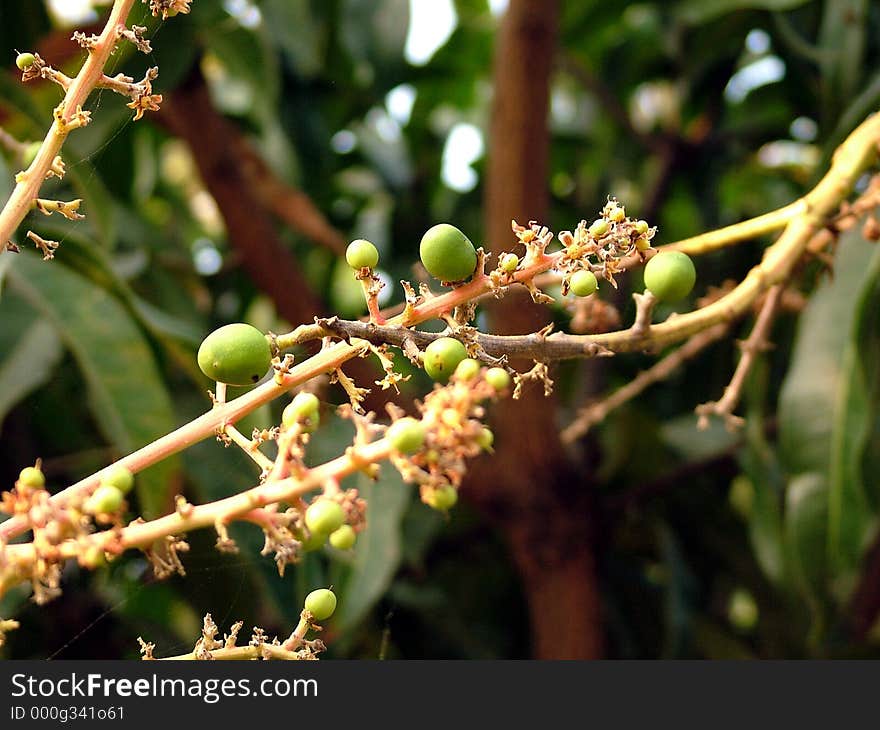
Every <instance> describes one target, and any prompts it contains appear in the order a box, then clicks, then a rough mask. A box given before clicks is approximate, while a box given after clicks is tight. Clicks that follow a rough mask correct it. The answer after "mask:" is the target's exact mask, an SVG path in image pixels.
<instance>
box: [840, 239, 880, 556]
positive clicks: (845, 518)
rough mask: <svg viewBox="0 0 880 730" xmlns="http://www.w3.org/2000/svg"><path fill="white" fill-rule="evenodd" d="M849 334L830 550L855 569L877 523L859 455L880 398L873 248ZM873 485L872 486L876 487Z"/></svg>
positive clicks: (877, 266) (879, 266)
mask: <svg viewBox="0 0 880 730" xmlns="http://www.w3.org/2000/svg"><path fill="white" fill-rule="evenodd" d="M855 309H856V311H857V314H856V319H855V322H854V323H853V329H852V336H851V339H850V340H849V342H848V343H847V347H846V349H845V351H844V354H843V364H842V370H843V372H842V374H841V382H840V393H839V399H838V401H837V408H836V410H835V414H834V433H833V440H832V445H831V468H830V493H829V499H830V501H829V505H828V506H829V524H828V550H829V558H830V561H831V563H832V565H833V566H834V567H835V568H837V569H838V570H844V571H851V570H853V569H854V568H855V567H856V566H857V564H858V561H859V558H860V557H861V554H862V550H863V548H864V547H865V543H866V541H867V539H868V536H869V533H870V532H872V531H873V529H872V528H874V527H875V523H876V502H875V500H873V499H871V496H870V494H869V491H868V490H869V488H871V487H874V478H876V476H877V475H876V474H874V475H871V479H870V480H869V479H866V475H865V473H864V470H863V464H862V461H863V457H864V455H865V453H866V451H867V448H868V443H869V438H870V436H871V433H872V431H873V430H874V426H875V422H876V421H877V408H878V403H880V382H878V367H880V339H878V335H877V333H878V331H880V329H878V328H880V251H876V252H875V253H874V257H873V259H872V261H871V266H870V267H869V268H868V270H867V273H866V276H865V282H864V287H863V289H862V291H861V292H860V294H859V296H858V297H857V298H856V301H855ZM874 491H876V487H874Z"/></svg>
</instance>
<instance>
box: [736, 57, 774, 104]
mask: <svg viewBox="0 0 880 730" xmlns="http://www.w3.org/2000/svg"><path fill="white" fill-rule="evenodd" d="M784 78H785V62H784V61H783V60H782V59H781V58H779V56H764V58H761V59H759V60H757V61H754V62H753V63H750V64H749V65H748V66H744V67H743V68H741V69H740V70H739V71H737V72H736V73H735V74H734V75H733V76H731V77H730V81H728V82H727V88H725V89H724V98H725V99H727V101H729V102H731V103H733V104H739V103H740V102H741V101H743V99H745V98H746V97H747V96H748V95H749V94H750V93H751V92H752V91H754V90H755V89H760V88H761V87H762V86H767V85H768V84H775V83H776V82H777V81H782V79H784Z"/></svg>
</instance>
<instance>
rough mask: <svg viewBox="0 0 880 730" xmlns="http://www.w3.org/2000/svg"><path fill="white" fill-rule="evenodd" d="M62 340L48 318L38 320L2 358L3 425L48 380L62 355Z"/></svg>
mask: <svg viewBox="0 0 880 730" xmlns="http://www.w3.org/2000/svg"><path fill="white" fill-rule="evenodd" d="M61 352H62V350H61V343H60V342H59V340H58V335H57V334H56V333H55V329H54V328H53V327H52V326H51V325H50V324H49V323H48V322H46V321H45V320H42V319H38V320H35V321H34V322H33V323H32V324H31V325H30V326H29V327H28V328H27V330H26V331H25V333H24V335H23V336H22V337H21V338H20V339H19V340H18V342H16V343H15V346H14V347H13V349H12V350H11V352H9V353H8V354H7V355H6V357H4V359H3V361H2V362H0V425H2V423H3V419H4V417H5V416H6V414H7V413H8V412H9V411H10V409H12V407H13V406H15V405H16V403H18V402H19V401H21V400H22V399H23V398H25V396H27V395H28V394H29V393H30V392H31V391H32V390H34V389H35V388H38V387H40V386H41V385H42V384H43V383H45V382H46V381H47V380H48V379H49V376H50V375H51V374H52V371H53V370H54V369H55V366H56V365H57V364H58V361H59V360H60V359H61Z"/></svg>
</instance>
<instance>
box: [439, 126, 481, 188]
mask: <svg viewBox="0 0 880 730" xmlns="http://www.w3.org/2000/svg"><path fill="white" fill-rule="evenodd" d="M484 151H485V144H484V143H483V133H482V132H481V131H480V130H479V129H478V128H477V127H475V126H474V125H473V124H456V125H455V126H454V127H453V128H452V130H451V131H450V132H449V136H448V137H447V138H446V145H445V146H444V148H443V169H442V171H441V173H440V175H441V177H442V178H443V182H444V183H445V184H446V186H447V187H449V188H452V189H453V190H455V191H457V192H459V193H467V192H469V191H471V190H473V189H474V187H475V186H476V184H477V181H478V179H479V178H478V176H477V173H476V171H474V169H473V168H472V167H471V165H473V164H474V163H475V162H476V161H477V160H479V159H480V158H481V157H482V156H483V152H484Z"/></svg>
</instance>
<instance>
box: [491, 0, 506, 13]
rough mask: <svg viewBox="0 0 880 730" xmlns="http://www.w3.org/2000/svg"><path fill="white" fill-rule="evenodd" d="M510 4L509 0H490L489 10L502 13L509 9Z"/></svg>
mask: <svg viewBox="0 0 880 730" xmlns="http://www.w3.org/2000/svg"><path fill="white" fill-rule="evenodd" d="M508 4H509V0H489V10H491V11H492V15H495V16H498V15H502V14H503V13H504V11H506V10H507V6H508Z"/></svg>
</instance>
